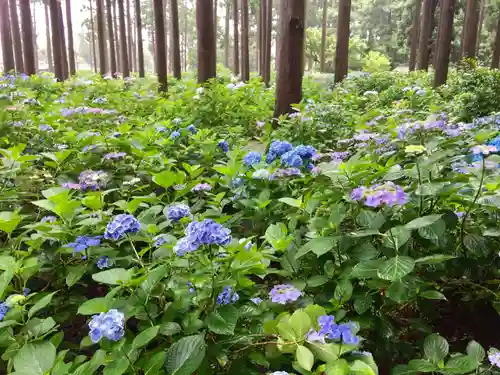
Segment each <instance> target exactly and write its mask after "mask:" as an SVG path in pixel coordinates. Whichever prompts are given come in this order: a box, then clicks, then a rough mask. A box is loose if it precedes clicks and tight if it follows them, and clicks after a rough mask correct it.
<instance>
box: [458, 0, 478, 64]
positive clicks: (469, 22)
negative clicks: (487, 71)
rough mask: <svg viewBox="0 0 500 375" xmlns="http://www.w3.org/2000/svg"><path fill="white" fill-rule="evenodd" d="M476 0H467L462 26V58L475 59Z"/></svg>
mask: <svg viewBox="0 0 500 375" xmlns="http://www.w3.org/2000/svg"><path fill="white" fill-rule="evenodd" d="M478 5H479V4H478V0H467V5H466V11H465V24H464V35H463V39H464V45H463V48H462V57H463V58H475V57H476V41H477V26H478V23H479V7H478Z"/></svg>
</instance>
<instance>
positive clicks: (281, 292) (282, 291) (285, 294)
mask: <svg viewBox="0 0 500 375" xmlns="http://www.w3.org/2000/svg"><path fill="white" fill-rule="evenodd" d="M301 295H302V292H301V291H300V290H298V289H297V288H295V287H294V286H293V285H290V284H279V285H275V286H274V287H273V289H271V291H270V292H269V297H270V298H271V301H273V302H275V303H279V304H280V305H285V304H286V303H287V302H295V301H297V300H298V299H299V297H300V296H301Z"/></svg>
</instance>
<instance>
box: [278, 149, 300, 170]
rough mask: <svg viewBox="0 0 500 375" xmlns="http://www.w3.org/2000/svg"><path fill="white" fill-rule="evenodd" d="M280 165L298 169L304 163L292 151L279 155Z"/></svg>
mask: <svg viewBox="0 0 500 375" xmlns="http://www.w3.org/2000/svg"><path fill="white" fill-rule="evenodd" d="M281 165H282V166H284V167H292V168H300V167H302V166H303V165H304V161H303V160H302V158H301V157H300V155H299V154H298V153H297V151H296V150H292V151H288V152H286V153H285V154H283V155H281Z"/></svg>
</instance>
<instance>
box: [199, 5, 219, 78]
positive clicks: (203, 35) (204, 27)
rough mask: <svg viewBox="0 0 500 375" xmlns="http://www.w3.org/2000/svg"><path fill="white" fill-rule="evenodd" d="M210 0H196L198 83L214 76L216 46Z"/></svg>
mask: <svg viewBox="0 0 500 375" xmlns="http://www.w3.org/2000/svg"><path fill="white" fill-rule="evenodd" d="M213 9H214V7H213V2H212V0H196V30H197V33H198V83H203V82H206V81H208V80H209V79H211V78H214V77H215V76H216V73H217V72H216V69H217V67H216V56H215V54H216V48H215V30H214V17H213Z"/></svg>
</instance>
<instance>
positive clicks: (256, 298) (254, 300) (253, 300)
mask: <svg viewBox="0 0 500 375" xmlns="http://www.w3.org/2000/svg"><path fill="white" fill-rule="evenodd" d="M250 301H252V302H253V303H255V304H256V305H260V304H261V303H262V298H259V297H253V298H250Z"/></svg>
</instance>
